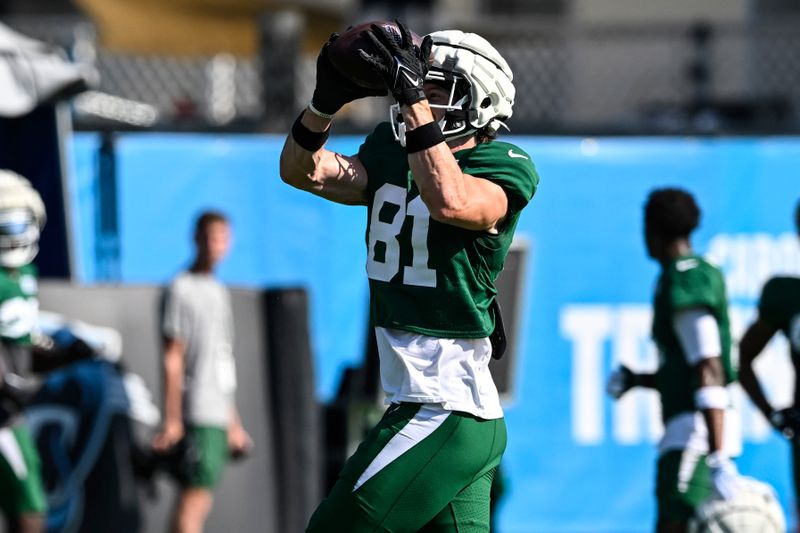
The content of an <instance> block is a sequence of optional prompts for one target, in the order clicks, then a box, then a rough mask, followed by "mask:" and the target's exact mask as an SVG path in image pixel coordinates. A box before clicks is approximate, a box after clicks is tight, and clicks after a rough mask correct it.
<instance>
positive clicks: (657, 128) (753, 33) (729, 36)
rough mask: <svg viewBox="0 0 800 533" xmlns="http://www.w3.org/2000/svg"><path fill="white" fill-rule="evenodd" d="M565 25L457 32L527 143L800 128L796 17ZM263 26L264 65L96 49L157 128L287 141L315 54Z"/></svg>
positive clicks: (379, 112)
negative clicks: (481, 49)
mask: <svg viewBox="0 0 800 533" xmlns="http://www.w3.org/2000/svg"><path fill="white" fill-rule="evenodd" d="M564 20H565V19H563V18H560V17H553V18H551V19H549V20H548V19H545V20H543V19H542V18H541V17H539V18H536V19H532V18H530V17H513V18H512V17H504V18H502V19H501V18H497V17H495V18H491V17H489V18H483V19H482V20H481V22H480V24H478V23H477V22H472V23H470V22H459V23H458V27H460V29H463V30H465V31H474V32H476V33H480V34H481V35H483V36H485V37H486V38H487V39H489V40H490V41H491V42H492V43H493V44H494V45H495V46H496V47H497V48H498V50H499V51H500V52H501V53H502V54H503V56H504V57H505V58H506V59H507V60H508V62H509V64H510V65H511V67H512V69H513V71H514V74H515V77H514V82H515V85H516V88H517V99H516V104H515V107H514V116H513V117H512V119H511V120H510V121H509V123H510V125H511V127H512V129H513V131H514V132H515V133H569V132H583V133H677V132H701V133H702V132H776V133H784V132H798V131H800V117H799V116H798V115H800V32H798V31H797V28H798V27H800V19H798V18H797V17H793V16H786V17H783V18H781V19H779V20H769V19H759V20H758V21H752V22H750V23H746V24H745V23H742V24H733V23H725V24H712V25H701V24H695V25H690V24H655V23H654V24H648V25H642V24H636V25H604V26H575V25H571V24H569V23H565V22H564ZM9 22H10V23H11V24H12V26H15V27H16V28H17V29H19V30H20V31H22V32H23V33H26V34H28V35H30V36H31V37H34V38H39V39H44V40H50V41H53V40H56V41H57V44H62V45H64V46H65V47H66V48H67V49H70V50H74V49H75V48H76V47H75V39H76V34H79V35H83V36H84V40H85V34H86V31H85V27H86V22H85V21H80V20H72V21H65V20H64V19H63V18H59V19H57V20H56V19H42V18H38V19H35V20H32V19H25V20H19V21H9ZM15 22H16V23H15ZM54 28H57V31H54V30H53V29H54ZM76 28H84V30H82V31H83V33H81V32H77V33H76V30H75V29H76ZM262 28H263V38H262V46H261V50H262V53H261V56H260V57H251V58H241V57H239V58H234V57H232V56H228V55H218V56H214V57H196V58H178V57H153V56H133V55H129V54H121V53H115V52H112V51H108V50H104V49H103V48H97V49H96V52H95V54H94V57H93V61H94V62H95V64H96V66H97V68H98V70H99V72H100V74H101V86H100V90H101V91H103V92H106V93H110V94H112V95H116V96H120V97H123V98H125V99H129V100H131V101H134V102H142V103H146V104H149V105H151V106H153V107H154V108H155V109H157V111H158V116H159V119H158V122H156V123H155V125H154V127H156V128H159V129H205V128H221V129H253V130H261V131H264V130H266V131H285V129H286V128H287V126H288V125H289V124H290V123H291V121H292V120H293V119H294V117H295V116H296V115H297V113H298V112H299V110H300V109H302V107H303V106H304V105H305V104H306V103H307V102H308V100H309V98H310V96H311V92H312V90H313V86H314V60H315V58H314V57H309V56H307V55H304V54H303V53H302V52H301V50H302V47H301V42H302V37H303V34H302V32H303V22H302V19H301V18H299V17H298V16H297V15H286V14H278V15H272V16H270V17H265V19H264V23H263V25H262ZM388 103H389V102H388V101H385V100H384V101H382V100H379V99H372V100H371V101H367V102H361V103H359V104H358V105H355V106H352V109H350V110H349V113H345V114H343V117H342V120H341V121H339V124H340V127H342V129H347V130H350V131H363V130H367V129H370V128H371V127H372V125H374V123H375V122H376V121H378V120H383V119H385V118H386V116H387V113H388ZM94 118H96V117H94ZM94 118H93V117H92V116H91V115H86V114H84V115H81V114H80V113H78V114H77V115H76V122H77V124H78V125H79V126H83V127H91V126H92V125H93V124H94V122H93V120H94Z"/></svg>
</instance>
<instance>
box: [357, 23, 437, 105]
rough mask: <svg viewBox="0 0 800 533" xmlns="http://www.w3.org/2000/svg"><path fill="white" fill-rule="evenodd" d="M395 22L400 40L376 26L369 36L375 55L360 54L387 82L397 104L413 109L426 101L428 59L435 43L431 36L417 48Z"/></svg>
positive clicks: (402, 27)
mask: <svg viewBox="0 0 800 533" xmlns="http://www.w3.org/2000/svg"><path fill="white" fill-rule="evenodd" d="M395 22H396V24H397V27H398V28H399V29H400V38H399V39H398V38H397V36H396V35H395V34H394V32H391V31H387V30H384V29H383V28H382V27H380V26H378V25H376V24H373V25H372V26H371V30H370V32H369V33H367V37H369V40H370V41H371V42H372V47H373V49H374V50H373V53H372V54H369V53H367V52H366V51H364V50H361V51H360V54H361V57H363V58H364V60H366V61H367V62H368V63H369V64H370V65H371V66H372V68H373V69H374V70H375V72H377V73H378V75H380V77H381V78H383V81H384V82H385V83H386V87H387V88H388V89H389V90H390V91H391V92H392V94H393V95H394V98H395V100H397V103H398V104H400V105H411V104H415V103H417V102H419V101H420V100H423V99H424V98H425V93H424V92H423V91H422V84H423V83H424V82H425V75H426V74H427V73H428V67H429V65H428V59H429V58H430V55H431V46H432V45H433V41H432V40H431V38H430V36H428V37H425V38H424V39H423V40H422V45H421V46H417V45H415V44H414V41H413V39H412V38H411V32H410V31H408V28H406V27H405V26H404V25H403V24H402V23H401V22H400V21H395Z"/></svg>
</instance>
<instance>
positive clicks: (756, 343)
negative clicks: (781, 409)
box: [739, 318, 778, 419]
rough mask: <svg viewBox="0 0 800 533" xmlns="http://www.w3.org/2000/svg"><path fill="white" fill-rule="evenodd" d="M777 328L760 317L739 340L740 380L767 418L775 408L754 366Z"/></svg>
mask: <svg viewBox="0 0 800 533" xmlns="http://www.w3.org/2000/svg"><path fill="white" fill-rule="evenodd" d="M777 329H778V328H777V327H775V326H774V325H772V324H771V323H770V322H768V321H766V320H764V319H763V318H759V319H758V320H756V321H755V322H754V323H753V324H752V325H751V326H750V327H749V328H748V329H747V331H746V332H745V334H744V335H743V336H742V340H741V341H739V366H740V367H739V382H740V383H741V384H742V388H743V389H744V390H745V392H747V395H748V396H750V399H751V400H752V401H753V403H754V404H755V405H756V407H758V409H759V411H761V412H762V413H763V414H764V416H765V417H767V419H769V417H770V416H771V415H772V411H773V408H772V405H770V403H769V401H768V400H767V397H766V395H765V394H764V390H763V389H762V388H761V383H759V381H758V377H757V376H756V373H755V370H754V368H753V362H754V361H755V359H756V357H758V355H759V354H760V353H761V352H762V351H763V350H764V348H766V346H767V343H768V342H769V341H770V339H771V338H772V336H773V335H774V334H775V332H776V331H777Z"/></svg>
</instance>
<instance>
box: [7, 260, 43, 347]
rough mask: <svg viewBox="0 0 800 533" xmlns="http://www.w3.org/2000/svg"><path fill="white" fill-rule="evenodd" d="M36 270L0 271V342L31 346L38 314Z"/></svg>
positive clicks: (33, 268) (28, 267) (24, 268)
mask: <svg viewBox="0 0 800 533" xmlns="http://www.w3.org/2000/svg"><path fill="white" fill-rule="evenodd" d="M38 294H39V289H38V284H37V282H36V267H34V266H33V265H25V266H23V267H20V268H19V269H17V270H13V271H9V270H6V269H5V268H0V340H2V341H3V342H5V343H9V344H30V342H31V333H32V332H33V329H34V327H35V326H36V319H37V316H38V311H39V300H38Z"/></svg>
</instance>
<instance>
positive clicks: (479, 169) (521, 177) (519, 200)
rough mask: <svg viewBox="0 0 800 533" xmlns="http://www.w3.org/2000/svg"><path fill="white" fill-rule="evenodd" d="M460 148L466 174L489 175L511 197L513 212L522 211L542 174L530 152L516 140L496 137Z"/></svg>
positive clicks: (488, 177) (460, 160) (458, 154)
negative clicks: (517, 144) (519, 145)
mask: <svg viewBox="0 0 800 533" xmlns="http://www.w3.org/2000/svg"><path fill="white" fill-rule="evenodd" d="M463 152H466V153H465V154H464V156H463V157H460V156H461V153H462V152H457V154H456V157H457V158H458V159H459V163H461V166H462V169H463V171H464V173H465V174H469V175H471V176H476V177H479V178H485V179H488V180H490V181H492V182H494V183H496V184H498V185H499V186H500V187H502V188H503V190H504V191H505V193H506V196H507V197H508V209H509V214H513V213H518V212H519V211H521V210H522V208H524V207H525V206H526V205H527V204H528V202H530V200H531V198H533V195H534V193H535V192H536V188H537V187H538V185H539V175H538V174H537V173H536V168H535V167H534V165H533V162H532V161H531V158H530V156H529V155H528V154H527V153H525V152H524V151H523V150H522V149H521V148H519V147H517V146H514V145H513V144H509V143H505V142H500V141H493V142H491V143H487V144H481V145H478V147H476V148H475V149H473V150H464V151H463Z"/></svg>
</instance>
